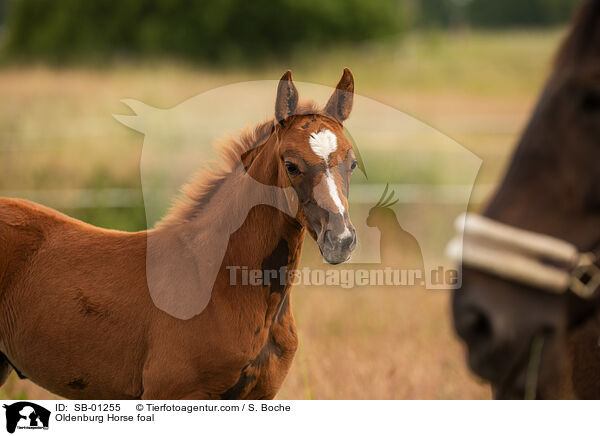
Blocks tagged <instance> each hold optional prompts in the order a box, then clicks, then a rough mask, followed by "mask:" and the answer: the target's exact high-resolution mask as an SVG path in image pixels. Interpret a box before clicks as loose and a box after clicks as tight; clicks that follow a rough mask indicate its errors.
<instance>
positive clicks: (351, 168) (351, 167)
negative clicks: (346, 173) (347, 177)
mask: <svg viewBox="0 0 600 436" xmlns="http://www.w3.org/2000/svg"><path fill="white" fill-rule="evenodd" d="M357 166H358V162H357V161H354V162H352V165H350V171H354V169H355V168H356V167H357Z"/></svg>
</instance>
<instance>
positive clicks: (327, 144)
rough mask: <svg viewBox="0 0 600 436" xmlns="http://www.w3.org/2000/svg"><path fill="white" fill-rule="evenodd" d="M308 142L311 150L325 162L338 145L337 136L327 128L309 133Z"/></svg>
mask: <svg viewBox="0 0 600 436" xmlns="http://www.w3.org/2000/svg"><path fill="white" fill-rule="evenodd" d="M308 143H309V144H310V148H311V149H312V151H314V152H315V154H316V155H317V156H319V157H321V158H322V159H323V160H324V161H325V162H327V161H328V160H329V155H330V154H331V153H333V152H334V151H336V150H337V146H338V144H337V136H335V134H334V133H333V132H332V131H331V130H328V129H324V130H321V131H320V132H318V133H311V134H310V139H309V140H308Z"/></svg>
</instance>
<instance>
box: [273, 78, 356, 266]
mask: <svg viewBox="0 0 600 436" xmlns="http://www.w3.org/2000/svg"><path fill="white" fill-rule="evenodd" d="M353 93H354V78H353V76H352V73H351V72H350V70H348V69H345V70H344V73H343V75H342V78H341V79H340V81H339V83H338V84H337V87H336V89H335V91H334V92H333V95H332V96H331V98H330V99H329V101H328V102H327V104H326V105H325V107H324V109H319V110H316V109H314V108H312V107H302V106H301V105H299V103H298V101H299V98H298V91H297V89H296V86H295V85H294V83H293V82H292V76H291V73H290V72H289V71H288V72H286V73H285V74H284V75H283V77H282V78H281V81H280V82H279V86H278V89H277V99H276V102H275V121H276V126H275V137H276V138H277V144H276V146H275V150H276V154H277V156H276V159H277V161H278V165H279V175H280V183H281V185H280V186H291V187H293V189H294V191H295V192H296V194H297V196H298V204H299V208H298V213H297V216H296V219H297V220H298V222H300V224H302V225H303V226H305V227H306V229H307V230H308V232H309V233H310V235H311V236H312V237H313V238H314V239H315V241H316V242H317V244H318V246H319V249H320V250H321V253H322V254H323V258H324V259H325V260H326V261H327V262H329V263H332V264H337V263H341V262H344V261H346V260H348V259H349V257H350V255H351V253H352V251H353V250H354V248H355V247H356V231H355V230H354V226H353V225H352V223H351V222H350V217H349V215H348V200H347V196H348V189H349V183H350V176H351V174H352V172H353V170H354V169H355V168H356V166H357V161H356V158H355V156H354V152H353V150H352V145H351V143H350V141H349V140H348V139H347V138H346V136H345V135H344V129H343V124H342V123H343V122H344V121H345V120H346V119H347V118H348V116H349V115H350V111H351V110H352V101H353Z"/></svg>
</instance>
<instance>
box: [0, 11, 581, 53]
mask: <svg viewBox="0 0 600 436" xmlns="http://www.w3.org/2000/svg"><path fill="white" fill-rule="evenodd" d="M577 3H578V0H254V1H250V0H220V1H216V0H212V1H209V0H0V29H1V32H0V38H1V39H0V53H2V55H3V56H4V57H5V58H7V59H24V60H27V59H43V60H50V61H55V62H64V61H71V60H78V59H87V58H89V59H95V58H100V59H105V58H111V57H119V56H137V57H146V56H165V55H166V56H170V57H180V58H185V59H194V60H199V61H206V62H220V61H235V62H251V61H258V60H262V59H265V58H269V57H271V58H281V57H285V56H286V55H288V54H290V53H292V52H294V51H295V50H298V49H299V48H302V47H320V46H330V45H334V44H338V43H353V42H359V41H365V40H370V39H376V38H381V37H391V36H395V35H398V34H401V33H402V32H404V31H406V30H408V29H410V28H411V27H413V26H425V27H427V26H435V27H446V26H454V25H471V26H543V25H556V24H559V23H563V22H565V21H566V20H567V19H568V18H569V16H570V15H571V12H572V9H573V7H574V6H575V5H576V4H577Z"/></svg>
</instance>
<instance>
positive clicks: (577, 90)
mask: <svg viewBox="0 0 600 436" xmlns="http://www.w3.org/2000/svg"><path fill="white" fill-rule="evenodd" d="M599 23H600V2H597V1H590V2H588V3H587V4H586V5H585V6H584V9H582V11H581V13H580V15H579V18H578V20H577V21H576V23H575V25H574V28H573V29H572V31H571V34H570V35H569V37H568V38H567V40H566V42H565V43H564V45H563V48H562V51H561V53H560V56H559V58H558V61H557V65H556V70H555V72H554V74H553V75H552V77H551V79H550V80H549V82H548V84H547V86H546V88H545V90H544V93H543V95H542V97H541V99H540V102H539V104H538V107H537V108H536V110H535V113H534V114H533V117H532V119H531V120H530V123H529V125H528V127H527V129H526V130H525V132H524V134H523V137H522V139H521V141H520V143H519V145H518V148H517V150H516V152H515V154H514V156H513V159H512V162H511V165H510V168H509V170H508V172H507V174H506V177H505V179H504V182H503V183H502V185H501V187H500V189H499V190H498V192H497V194H496V196H495V197H494V199H493V200H492V201H491V203H490V205H489V207H488V208H487V210H486V213H485V214H486V216H488V217H491V218H493V219H495V220H498V221H502V222H505V223H507V224H510V225H513V226H516V227H519V228H522V229H525V230H531V231H535V232H539V233H545V234H548V235H551V236H554V237H558V238H561V239H564V240H567V241H569V242H571V243H573V244H575V245H576V246H577V248H578V249H579V250H580V251H582V252H586V251H594V252H596V253H597V254H600V167H599V165H598V163H599V162H600V144H599V143H598V139H599V138H600V26H598V24H599ZM593 311H594V303H593V302H584V301H583V300H580V299H579V298H578V297H575V296H574V294H571V293H569V294H563V295H552V294H549V293H547V292H543V291H541V290H537V289H533V288H530V287H526V286H524V285H520V284H517V283H512V282H509V281H506V280H502V279H499V278H496V277H492V276H490V275H487V274H484V273H481V272H478V271H474V270H470V269H467V268H465V271H464V275H463V288H462V289H460V290H458V291H457V292H456V293H455V296H454V319H455V326H456V329H457V331H458V333H459V334H460V336H462V337H463V339H464V340H465V341H466V343H467V345H468V348H469V363H470V366H471V368H472V369H473V370H474V371H475V372H477V373H478V374H479V375H481V376H482V377H484V378H486V379H488V380H490V381H491V382H492V384H493V385H494V387H495V390H496V394H497V395H498V396H499V397H517V398H518V397H520V398H523V395H524V393H525V390H526V386H527V384H528V383H532V380H536V381H537V389H536V386H535V384H536V383H535V382H533V383H534V384H533V386H531V385H529V387H528V389H536V391H537V392H535V393H536V395H537V396H538V397H540V396H541V397H555V396H563V395H565V393H564V392H565V391H564V390H562V389H563V387H564V386H567V385H569V384H570V383H571V382H573V384H574V385H575V386H574V387H575V390H576V391H577V388H578V386H577V373H578V368H577V362H576V361H575V362H573V363H572V364H573V365H575V367H574V368H573V379H572V380H570V378H571V375H570V374H571V373H570V372H569V370H568V367H569V366H568V365H570V364H571V363H570V362H568V360H569V359H568V358H567V356H568V354H567V347H566V343H567V342H566V339H567V338H568V337H569V335H570V332H571V330H572V329H574V328H576V327H577V326H578V325H580V324H581V323H582V322H584V321H586V319H589V318H588V317H590V316H592V315H593ZM534 338H543V347H542V352H541V365H540V366H539V371H538V368H537V366H536V365H534V366H533V367H532V362H535V360H536V359H533V360H532V357H534V356H532V351H535V350H533V347H532V344H533V343H534ZM595 349H596V345H595V344H592V345H590V347H589V352H590V354H591V353H592V352H594V351H593V350H595ZM593 359H595V358H592V357H591V356H590V359H589V360H588V362H587V363H584V365H585V364H587V365H590V364H592V362H593ZM565 374H568V375H567V378H566V379H565V378H564V375H565ZM561 380H562V381H561ZM563 381H564V382H565V383H564V384H562V382H563ZM583 383H589V380H588V381H583ZM561 384H562V385H561ZM570 389H571V388H570V387H569V390H570ZM598 394H600V391H599V392H598V393H596V395H598Z"/></svg>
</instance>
